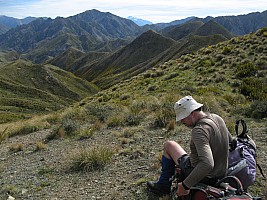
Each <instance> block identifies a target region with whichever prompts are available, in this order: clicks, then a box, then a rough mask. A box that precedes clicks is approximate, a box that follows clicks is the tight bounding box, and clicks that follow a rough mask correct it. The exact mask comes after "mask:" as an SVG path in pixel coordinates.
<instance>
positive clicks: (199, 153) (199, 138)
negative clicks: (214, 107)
mask: <svg viewBox="0 0 267 200" xmlns="http://www.w3.org/2000/svg"><path fill="white" fill-rule="evenodd" d="M211 119H212V120H211ZM214 122H215V123H214ZM229 137H231V136H230V133H229V131H228V129H227V127H226V125H225V122H224V120H223V119H222V118H221V117H220V116H218V115H216V114H208V116H207V117H204V118H201V119H200V120H199V121H198V122H197V123H196V125H195V127H194V128H193V130H192V133H191V142H190V150H191V153H190V159H191V164H192V166H193V167H194V169H193V171H192V172H191V173H190V174H189V176H188V177H187V178H186V179H185V180H184V181H183V182H184V184H185V185H186V186H188V187H189V188H190V187H192V186H194V185H195V184H196V183H198V182H200V181H201V180H202V179H203V178H204V177H215V176H216V177H221V176H225V175H226V171H227V167H228V151H229V139H230V138H229Z"/></svg>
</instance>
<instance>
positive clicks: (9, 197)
mask: <svg viewBox="0 0 267 200" xmlns="http://www.w3.org/2000/svg"><path fill="white" fill-rule="evenodd" d="M7 200H15V198H14V197H12V196H8V198H7Z"/></svg>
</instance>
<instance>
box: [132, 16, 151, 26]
mask: <svg viewBox="0 0 267 200" xmlns="http://www.w3.org/2000/svg"><path fill="white" fill-rule="evenodd" d="M127 19H129V20H132V21H133V22H134V23H136V24H137V25H138V26H144V25H147V24H148V25H150V24H153V23H152V22H150V21H148V20H143V19H140V18H137V17H132V16H129V17H127Z"/></svg>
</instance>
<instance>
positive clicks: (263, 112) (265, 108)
mask: <svg viewBox="0 0 267 200" xmlns="http://www.w3.org/2000/svg"><path fill="white" fill-rule="evenodd" d="M246 115H247V116H248V117H253V118H255V119H263V118H265V117H267V100H266V99H265V100H263V101H259V100H257V101H253V103H252V104H251V106H250V108H249V109H248V110H247V112H246Z"/></svg>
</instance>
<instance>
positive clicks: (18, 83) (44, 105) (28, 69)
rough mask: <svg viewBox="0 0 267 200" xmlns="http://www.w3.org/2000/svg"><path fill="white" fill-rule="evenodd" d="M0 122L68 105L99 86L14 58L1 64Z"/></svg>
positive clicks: (68, 74) (94, 90)
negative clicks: (14, 59) (12, 60)
mask: <svg viewBox="0 0 267 200" xmlns="http://www.w3.org/2000/svg"><path fill="white" fill-rule="evenodd" d="M0 82H1V84H0V91H1V95H0V105H1V107H0V109H1V111H0V115H1V122H7V121H12V120H16V119H20V118H25V117H26V118H27V117H30V116H32V115H33V114H37V113H45V112H49V111H54V110H58V109H61V108H63V107H65V106H69V105H70V104H72V103H74V102H75V101H79V100H81V99H82V98H84V97H86V96H90V95H91V94H94V93H95V92H97V91H98V89H97V88H96V87H95V86H94V85H92V84H90V83H88V82H87V81H84V80H82V79H80V78H77V77H75V76H74V75H72V74H71V73H68V72H65V71H63V70H60V69H58V68H56V67H52V66H42V65H33V64H31V63H29V62H26V61H22V60H20V61H15V62H10V63H8V64H6V63H1V65H0Z"/></svg>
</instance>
